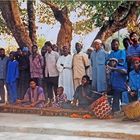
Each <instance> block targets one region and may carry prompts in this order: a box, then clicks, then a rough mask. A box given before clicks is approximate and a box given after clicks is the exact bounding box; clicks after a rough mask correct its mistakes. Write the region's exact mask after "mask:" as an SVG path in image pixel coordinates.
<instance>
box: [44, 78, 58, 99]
mask: <svg viewBox="0 0 140 140" xmlns="http://www.w3.org/2000/svg"><path fill="white" fill-rule="evenodd" d="M46 83H47V92H48V98H49V99H53V91H54V93H55V95H56V91H57V87H58V76H57V77H47V78H46Z"/></svg>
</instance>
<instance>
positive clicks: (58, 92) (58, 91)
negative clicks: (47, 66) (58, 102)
mask: <svg viewBox="0 0 140 140" xmlns="http://www.w3.org/2000/svg"><path fill="white" fill-rule="evenodd" d="M62 93H63V88H57V95H59V96H60V95H61V94H62Z"/></svg>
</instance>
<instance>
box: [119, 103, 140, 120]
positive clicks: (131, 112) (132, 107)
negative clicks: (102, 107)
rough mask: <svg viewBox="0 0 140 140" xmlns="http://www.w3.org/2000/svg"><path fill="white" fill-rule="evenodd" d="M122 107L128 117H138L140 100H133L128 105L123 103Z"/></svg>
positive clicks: (139, 115) (139, 116) (139, 114)
mask: <svg viewBox="0 0 140 140" xmlns="http://www.w3.org/2000/svg"><path fill="white" fill-rule="evenodd" d="M122 109H123V111H124V114H125V115H126V117H127V118H128V119H138V118H140V101H135V102H132V103H130V104H128V105H124V106H123V108H122Z"/></svg>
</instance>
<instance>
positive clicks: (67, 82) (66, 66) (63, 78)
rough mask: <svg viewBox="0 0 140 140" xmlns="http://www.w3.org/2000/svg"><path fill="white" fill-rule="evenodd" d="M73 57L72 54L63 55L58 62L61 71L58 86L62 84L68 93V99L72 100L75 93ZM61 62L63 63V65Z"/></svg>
mask: <svg viewBox="0 0 140 140" xmlns="http://www.w3.org/2000/svg"><path fill="white" fill-rule="evenodd" d="M72 59H73V56H72V55H67V56H64V55H62V56H60V57H59V58H58V61H57V64H56V65H57V69H58V71H59V82H58V86H62V87H63V88H64V93H65V94H66V95H67V99H68V100H72V99H73V95H74V86H73V74H72ZM61 64H63V66H62V65H61Z"/></svg>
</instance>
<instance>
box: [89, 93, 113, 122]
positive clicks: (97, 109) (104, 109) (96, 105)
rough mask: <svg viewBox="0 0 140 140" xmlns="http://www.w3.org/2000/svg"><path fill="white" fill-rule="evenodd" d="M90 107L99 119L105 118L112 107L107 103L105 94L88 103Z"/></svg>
mask: <svg viewBox="0 0 140 140" xmlns="http://www.w3.org/2000/svg"><path fill="white" fill-rule="evenodd" d="M90 109H91V110H92V112H93V113H94V114H95V116H96V117H97V118H99V119H105V118H107V117H108V115H109V114H110V112H111V110H112V108H111V106H110V105H109V102H108V98H107V96H104V95H103V96H101V97H100V98H99V99H97V100H96V101H95V102H93V103H92V104H91V105H90Z"/></svg>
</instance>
